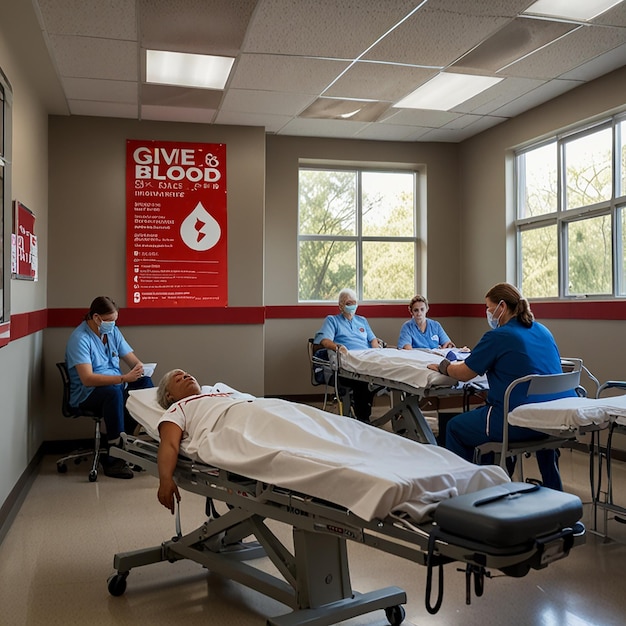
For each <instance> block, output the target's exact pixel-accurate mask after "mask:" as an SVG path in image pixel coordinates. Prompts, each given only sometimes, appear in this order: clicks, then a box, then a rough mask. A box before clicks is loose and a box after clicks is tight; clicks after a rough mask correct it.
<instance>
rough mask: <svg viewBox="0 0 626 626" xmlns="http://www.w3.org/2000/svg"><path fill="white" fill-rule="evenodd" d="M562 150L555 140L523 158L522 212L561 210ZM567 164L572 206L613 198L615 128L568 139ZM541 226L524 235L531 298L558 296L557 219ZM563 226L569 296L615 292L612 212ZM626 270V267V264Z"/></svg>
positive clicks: (625, 162)
mask: <svg viewBox="0 0 626 626" xmlns="http://www.w3.org/2000/svg"><path fill="white" fill-rule="evenodd" d="M607 132H608V135H607ZM594 140H596V141H595V143H594ZM607 146H608V147H607ZM540 151H541V152H540ZM556 154H557V152H556V144H550V145H549V146H543V147H542V148H540V149H538V150H537V154H536V155H535V154H533V151H531V152H529V153H526V154H525V155H522V156H521V157H520V161H519V164H520V166H521V167H525V168H526V170H525V172H523V174H524V176H523V180H525V182H526V185H525V189H524V193H523V199H524V206H523V207H521V211H520V217H532V216H541V215H547V214H549V213H554V212H555V211H556V207H557V206H558V204H557V202H558V192H557V190H558V186H557V168H556ZM621 156H622V180H624V181H626V178H625V176H626V174H625V172H626V149H623V150H622V153H621ZM565 163H566V171H565V179H566V180H565V182H566V190H565V192H566V193H565V195H566V201H567V208H568V209H574V208H578V207H585V206H590V205H594V204H597V203H600V202H607V201H608V200H610V199H611V188H612V187H611V186H612V150H611V141H610V129H609V130H608V131H607V130H602V131H600V132H598V133H594V134H592V135H589V136H586V137H583V138H582V139H581V140H578V141H573V142H571V143H566V144H565ZM622 185H624V186H623V187H622V189H623V190H626V183H624V182H623V183H622ZM622 193H623V192H622ZM566 213H567V212H566V211H565V214H566ZM620 215H621V213H620ZM537 226H538V227H535V228H532V229H531V230H523V231H521V235H520V241H521V261H522V267H521V269H522V290H523V292H524V294H525V295H526V296H527V297H529V298H549V297H558V295H559V286H558V245H557V244H558V237H559V233H558V229H557V226H556V225H554V224H552V225H549V226H543V227H539V226H540V224H537ZM562 226H563V228H565V229H566V230H565V238H564V242H565V244H566V245H567V248H566V249H567V258H566V262H567V271H568V275H567V293H568V295H599V294H610V293H612V292H613V251H612V243H611V241H612V234H611V216H610V215H609V214H606V213H605V214H603V215H590V216H589V217H584V216H583V219H579V220H577V221H568V222H563V223H562ZM622 232H623V231H622ZM625 244H626V238H625V235H624V234H623V235H622V250H623V249H624V245H625ZM624 269H625V270H626V265H624ZM564 270H565V268H564Z"/></svg>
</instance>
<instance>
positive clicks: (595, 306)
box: [11, 300, 626, 341]
mask: <svg viewBox="0 0 626 626" xmlns="http://www.w3.org/2000/svg"><path fill="white" fill-rule="evenodd" d="M531 308H532V311H533V313H534V314H535V317H536V318H537V319H539V320H546V319H570V320H626V300H613V301H610V302H608V301H592V302H589V301H583V300H571V301H566V302H535V303H534V304H531ZM337 312H338V309H337V306H336V305H334V304H301V305H285V306H276V305H272V306H267V307H262V306H258V307H224V308H221V307H220V308H180V309H175V308H157V309H121V310H120V325H122V326H158V325H165V326H184V325H186V324H194V325H214V324H220V325H231V324H255V325H259V324H264V323H265V320H266V319H272V320H281V319H322V318H324V317H325V316H326V315H334V314H335V313H337ZM359 314H362V315H364V316H365V317H369V318H372V319H376V318H398V319H408V317H409V315H408V310H407V305H405V304H363V305H361V306H359ZM429 314H430V315H431V316H432V317H433V318H446V317H466V318H474V317H484V316H485V305H484V304H454V303H452V304H433V305H431V307H430V311H429ZM84 315H85V310H84V309H76V308H72V309H41V310H39V311H31V312H28V313H17V314H15V315H12V316H11V341H15V340H16V339H20V338H22V337H26V336H28V335H32V334H33V333H36V332H39V331H41V330H44V329H46V328H73V327H74V326H77V325H78V324H80V322H81V321H82V319H83V317H84Z"/></svg>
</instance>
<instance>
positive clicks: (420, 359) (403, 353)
mask: <svg viewBox="0 0 626 626" xmlns="http://www.w3.org/2000/svg"><path fill="white" fill-rule="evenodd" d="M446 354H449V355H450V356H451V357H452V358H453V359H456V360H460V359H462V358H463V357H465V356H467V353H463V352H461V351H459V350H454V351H451V350H397V349H395V348H382V349H378V350H374V349H371V350H350V351H348V352H347V353H344V352H338V353H334V352H331V353H330V354H329V364H330V365H329V366H330V367H331V368H332V369H333V370H334V371H336V372H337V374H338V375H339V376H341V377H342V378H349V379H351V380H359V381H364V382H367V383H369V384H370V386H372V387H373V388H386V389H391V390H394V391H399V392H400V394H401V396H400V401H399V402H397V403H395V404H394V405H393V407H391V409H390V410H389V411H387V412H386V413H385V414H384V415H383V416H381V417H379V418H377V419H376V420H373V421H372V424H373V425H374V426H383V425H385V424H387V423H389V424H390V425H391V427H392V429H393V431H394V432H396V433H398V434H401V435H404V436H405V437H409V438H410V439H413V440H414V441H418V442H420V443H429V444H433V445H436V443H437V442H436V440H435V436H434V434H433V432H432V430H431V428H430V426H429V425H428V422H427V420H426V418H425V417H424V414H423V413H422V410H421V408H420V404H421V403H422V401H423V400H424V399H427V398H442V397H450V396H462V397H463V398H464V400H465V399H467V398H468V396H469V394H473V393H476V392H480V391H485V390H486V389H487V379H486V377H484V376H479V377H476V378H475V379H473V380H471V381H469V382H468V383H462V382H460V381H458V380H456V379H455V378H451V377H449V376H444V375H443V374H440V373H439V372H437V371H434V370H431V369H429V368H428V367H427V366H428V365H429V364H431V363H434V364H438V363H439V362H440V361H441V360H442V359H443V358H444V357H445V356H446Z"/></svg>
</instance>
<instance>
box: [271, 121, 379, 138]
mask: <svg viewBox="0 0 626 626" xmlns="http://www.w3.org/2000/svg"><path fill="white" fill-rule="evenodd" d="M366 126H367V122H350V121H348V122H343V121H341V122H340V121H338V120H315V119H305V118H301V117H297V118H295V119H293V120H291V121H290V122H289V123H288V124H287V125H286V126H285V127H284V128H283V129H282V130H281V131H280V134H281V135H297V136H308V137H339V138H345V139H349V138H351V137H354V136H356V134H357V133H358V132H359V131H360V130H362V129H363V128H365V127H366Z"/></svg>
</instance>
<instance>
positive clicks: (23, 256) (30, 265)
mask: <svg viewBox="0 0 626 626" xmlns="http://www.w3.org/2000/svg"><path fill="white" fill-rule="evenodd" d="M14 203H15V219H14V231H15V259H14V267H13V268H12V271H13V274H14V275H15V278H25V279H28V280H34V279H35V277H36V273H37V271H36V270H37V238H36V237H35V215H34V213H33V212H32V211H31V210H30V209H28V208H27V207H25V206H24V205H23V204H22V203H21V202H19V201H18V200H15V202H14Z"/></svg>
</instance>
